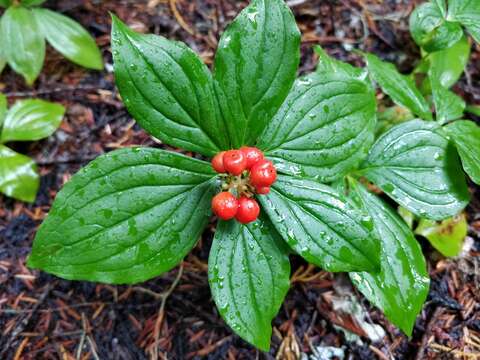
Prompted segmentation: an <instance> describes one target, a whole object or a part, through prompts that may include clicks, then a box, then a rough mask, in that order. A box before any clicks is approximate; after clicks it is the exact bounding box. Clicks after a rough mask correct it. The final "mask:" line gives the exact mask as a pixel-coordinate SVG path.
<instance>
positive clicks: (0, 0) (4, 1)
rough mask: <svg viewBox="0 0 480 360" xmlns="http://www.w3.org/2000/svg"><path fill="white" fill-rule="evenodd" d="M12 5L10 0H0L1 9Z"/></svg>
mask: <svg viewBox="0 0 480 360" xmlns="http://www.w3.org/2000/svg"><path fill="white" fill-rule="evenodd" d="M11 4H12V2H11V0H0V6H1V7H9V6H10V5H11Z"/></svg>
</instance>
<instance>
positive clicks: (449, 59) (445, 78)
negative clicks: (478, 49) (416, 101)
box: [428, 36, 470, 89]
mask: <svg viewBox="0 0 480 360" xmlns="http://www.w3.org/2000/svg"><path fill="white" fill-rule="evenodd" d="M469 58H470V43H469V42H468V40H467V38H466V37H465V36H463V37H462V38H461V39H460V41H458V42H457V43H455V44H454V45H452V46H451V47H449V48H447V49H445V50H442V51H435V52H433V53H431V54H429V55H428V61H429V63H430V74H429V76H430V77H431V78H433V79H437V80H438V81H439V82H440V84H441V85H442V86H443V87H445V88H447V89H448V88H450V87H451V86H453V85H454V84H455V83H456V82H457V81H458V79H459V78H460V76H462V74H463V72H464V71H465V67H466V66H467V63H468V59H469Z"/></svg>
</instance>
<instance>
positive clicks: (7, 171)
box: [0, 145, 40, 203]
mask: <svg viewBox="0 0 480 360" xmlns="http://www.w3.org/2000/svg"><path fill="white" fill-rule="evenodd" d="M39 186H40V178H39V176H38V173H37V166H36V165H35V163H34V162H33V160H32V159H30V158H29V157H27V156H25V155H21V154H18V153H16V152H15V151H13V150H11V149H9V148H8V147H6V146H4V145H0V192H2V193H4V194H5V195H7V196H10V197H13V198H15V199H18V200H22V201H26V202H32V203H33V202H34V201H35V197H36V195H37V191H38V187H39Z"/></svg>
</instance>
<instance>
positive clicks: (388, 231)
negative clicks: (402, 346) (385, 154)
mask: <svg viewBox="0 0 480 360" xmlns="http://www.w3.org/2000/svg"><path fill="white" fill-rule="evenodd" d="M350 186H351V188H350V190H351V196H352V198H354V200H355V201H356V202H357V204H358V205H359V206H361V207H362V208H363V209H364V210H365V211H366V212H367V213H368V214H370V216H371V217H372V219H373V222H374V224H375V230H376V231H377V235H378V238H379V239H381V241H382V254H381V256H380V259H381V267H382V270H381V271H380V272H379V273H367V272H357V273H350V278H351V280H352V282H353V284H354V285H355V286H356V287H357V288H358V289H359V290H360V291H361V292H362V294H363V295H365V297H366V298H367V299H368V300H369V301H370V302H371V303H373V304H374V305H375V306H377V307H378V308H380V309H381V310H382V311H383V312H384V313H385V315H386V316H387V318H388V319H389V320H390V321H391V322H392V323H393V324H395V325H396V326H398V327H399V328H400V329H401V330H402V331H403V332H404V333H405V334H407V335H408V336H410V335H411V334H412V329H413V326H414V325H415V319H416V317H417V315H418V313H419V312H420V310H421V309H422V306H423V303H424V301H425V299H426V297H427V294H428V288H429V283H430V279H429V277H428V273H427V269H426V264H425V258H424V257H423V254H422V250H421V249H420V246H419V245H418V243H417V241H416V239H415V237H414V235H413V233H412V231H411V230H410V229H409V228H408V226H407V225H406V224H405V223H404V222H403V220H402V219H401V218H400V217H399V216H398V215H397V214H396V213H395V211H394V210H392V209H391V208H390V207H389V206H388V205H387V204H386V203H385V202H383V201H382V200H380V199H379V198H378V197H376V196H375V195H373V194H371V193H369V192H368V191H367V189H365V188H364V187H363V186H362V185H360V184H359V183H357V182H355V181H353V180H351V183H350Z"/></svg>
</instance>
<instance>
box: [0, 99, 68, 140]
mask: <svg viewBox="0 0 480 360" xmlns="http://www.w3.org/2000/svg"><path fill="white" fill-rule="evenodd" d="M64 114H65V108H64V107H63V106H62V105H59V104H55V103H51V102H48V101H43V100H36V99H34V100H23V101H18V102H17V103H15V105H14V106H13V107H12V108H11V109H10V110H9V111H8V113H7V116H6V118H5V123H4V124H3V131H2V133H1V134H0V143H5V142H7V141H35V140H40V139H43V138H46V137H48V136H50V135H52V134H53V133H54V132H55V130H57V128H58V127H59V126H60V123H61V122H62V119H63V115H64Z"/></svg>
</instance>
